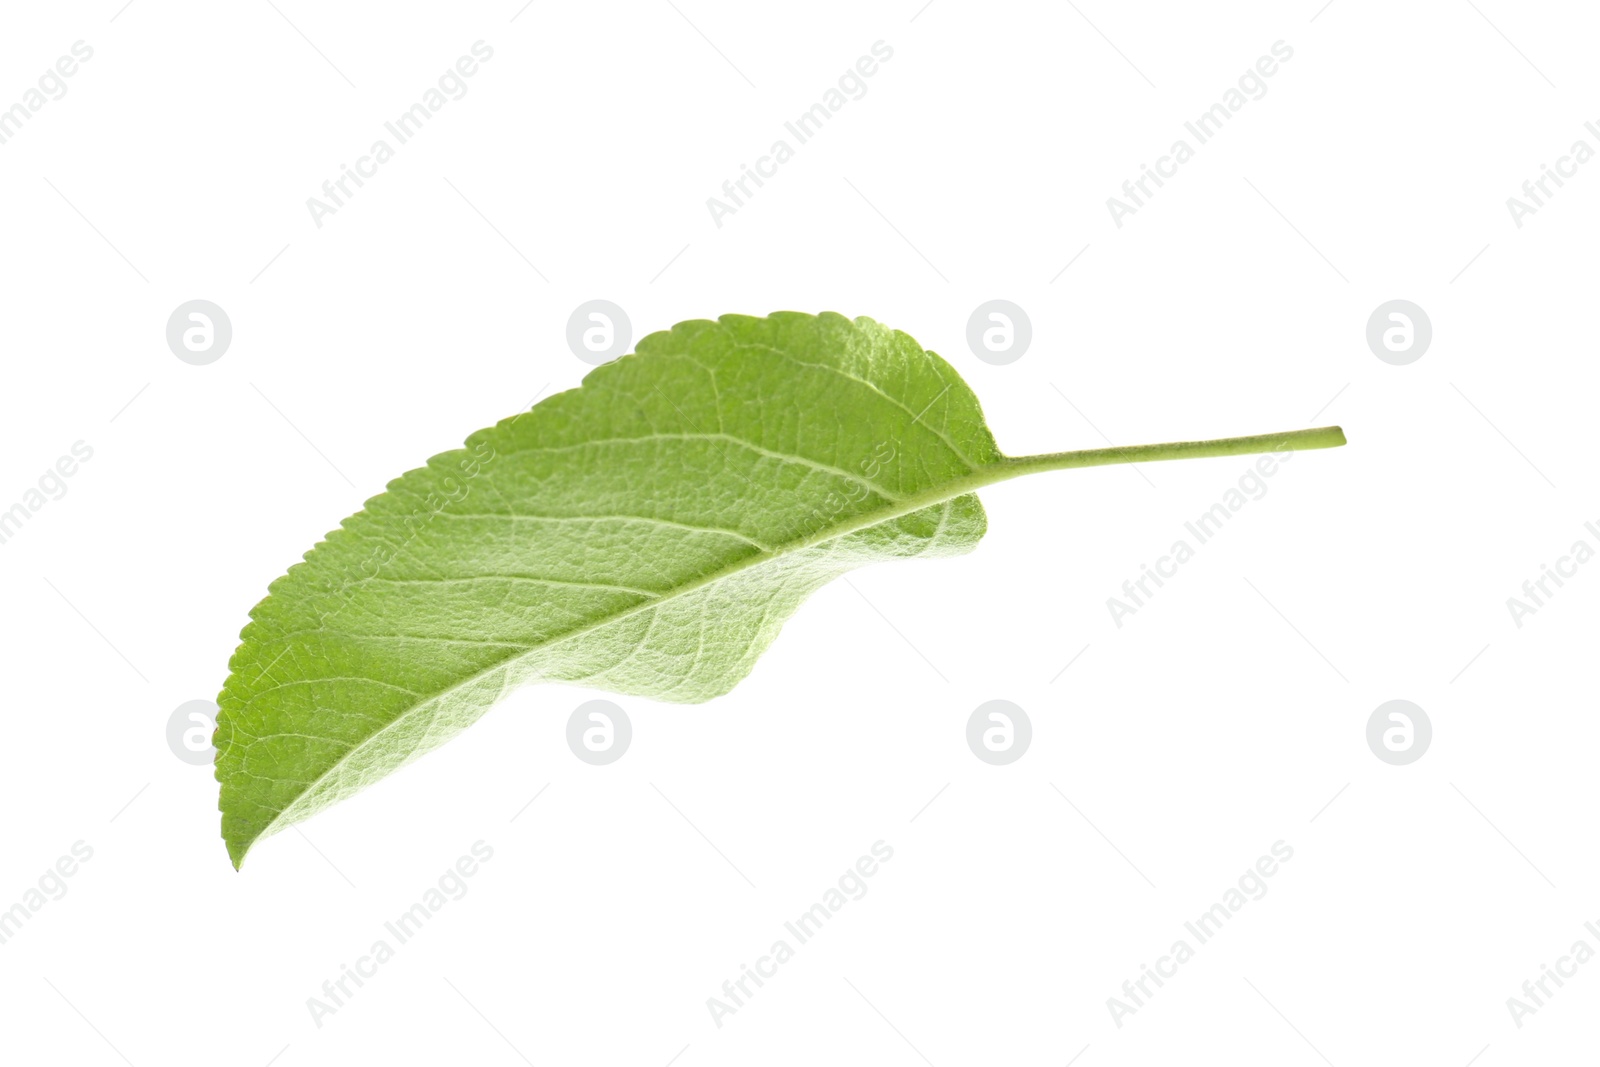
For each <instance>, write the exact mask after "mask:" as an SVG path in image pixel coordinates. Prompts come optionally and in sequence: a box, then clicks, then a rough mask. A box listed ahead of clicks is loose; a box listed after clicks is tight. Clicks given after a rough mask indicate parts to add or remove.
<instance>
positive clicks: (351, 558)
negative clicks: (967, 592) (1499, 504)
mask: <svg viewBox="0 0 1600 1067" xmlns="http://www.w3.org/2000/svg"><path fill="white" fill-rule="evenodd" d="M1343 443H1344V437H1343V434H1342V433H1340V431H1339V430H1338V428H1337V427H1330V428H1325V429H1321V430H1311V431H1305V430H1302V431H1297V432H1293V433H1284V434H1275V435H1266V436H1262V437H1252V438H1233V439H1229V440H1224V441H1215V442H1201V443H1194V444H1176V445H1151V446H1139V447H1134V448H1110V449H1095V450H1091V451H1087V452H1069V453H1056V454H1052V455H1045V456H1033V457H1025V458H1020V459H1013V458H1009V457H1006V456H1003V455H1001V453H1000V451H999V449H998V448H997V447H996V446H995V442H994V438H993V436H992V435H991V434H990V433H989V429H988V427H987V426H986V425H985V424H984V420H983V414H982V412H981V411H980V410H979V406H978V401H977V398H976V397H975V396H974V395H973V394H972V391H971V390H970V389H968V388H967V386H966V383H964V382H963V381H962V380H961V378H960V377H959V376H958V375H957V374H956V372H955V370H954V369H953V368H952V367H951V366H950V365H949V364H948V363H946V362H945V361H944V360H943V359H941V358H939V357H938V356H937V355H935V354H933V353H932V352H925V351H923V349H922V348H920V347H919V346H918V345H917V343H916V342H915V341H913V340H912V339H911V338H910V337H907V336H906V335H905V334H903V333H899V332H897V331H894V330H890V329H888V328H886V327H884V326H881V325H879V324H878V323H876V322H873V321H872V320H870V319H865V318H859V319H855V320H850V319H846V318H844V317H842V316H839V315H834V314H824V315H820V316H812V315H802V314H796V313H782V314H776V315H772V316H770V317H768V318H749V317H745V316H737V315H728V316H724V317H723V318H721V319H720V320H718V321H717V322H708V321H694V322H685V323H680V324H679V325H677V326H675V327H673V329H672V330H671V331H669V332H663V333H656V334H652V335H650V336H649V337H646V338H644V339H643V340H642V341H640V342H639V345H638V350H637V352H636V353H635V354H633V355H628V356H624V357H622V358H621V359H618V360H616V361H615V362H613V363H609V364H607V365H605V366H603V367H599V368H597V369H596V370H594V371H593V372H592V373H590V374H589V376H588V377H587V378H585V379H584V382H583V385H582V387H580V388H578V389H574V390H571V391H569V392H566V393H561V394H559V395H557V396H552V397H550V398H549V399H547V400H545V401H544V402H542V403H540V404H538V405H537V406H536V407H534V408H533V409H532V410H531V411H525V412H523V413H521V414H519V415H515V416H513V417H511V418H509V419H506V420H505V421H503V422H501V423H499V424H497V425H496V426H494V427H492V428H490V429H486V430H480V431H478V432H477V433H475V434H473V435H472V436H471V437H469V438H468V439H467V441H466V446H465V447H464V448H462V449H458V450H456V451H452V452H445V453H442V454H440V455H437V456H435V457H433V458H432V459H430V460H429V461H428V464H427V466H425V467H421V468H418V469H416V470H413V471H409V472H408V473H406V474H404V475H402V476H401V477H400V478H398V479H396V480H395V481H393V482H390V483H389V485H388V488H387V491H385V492H384V493H382V494H380V495H378V496H376V497H373V498H372V499H371V500H369V501H367V503H366V507H365V508H364V509H363V510H362V511H360V512H358V513H356V514H355V515H352V516H351V517H350V518H348V519H346V520H345V521H344V522H343V523H342V524H341V526H340V528H339V529H337V530H335V531H333V532H332V533H331V534H329V535H328V538H327V540H325V541H323V542H322V543H320V544H318V545H317V546H316V547H315V548H313V549H312V550H311V551H310V552H308V553H307V554H306V557H305V561H304V562H302V563H297V564H295V565H294V566H293V567H291V568H290V569H289V571H288V573H287V574H285V575H284V576H283V577H281V578H279V579H278V580H277V581H275V582H273V583H272V585H271V587H270V590H269V592H268V595H267V597H266V599H264V600H262V601H261V603H259V604H257V605H256V607H255V609H254V610H253V611H252V612H251V613H250V618H251V621H250V623H249V625H247V626H246V627H245V629H244V631H243V633H242V634H241V635H240V636H241V639H242V643H241V644H240V646H239V648H238V650H237V651H236V652H235V653H234V655H233V658H232V660H231V662H230V663H229V669H230V672H231V673H230V674H229V676H228V680H227V682H226V684H225V685H224V687H223V690H222V693H221V696H220V697H219V698H218V704H219V705H220V709H221V710H220V712H219V714H218V716H217V731H216V747H217V762H216V774H217V779H218V781H219V782H220V783H221V786H222V790H221V805H220V806H221V810H222V836H223V839H224V841H225V842H226V844H227V847H228V853H229V855H230V856H231V858H232V860H233V863H234V866H236V867H237V866H238V865H239V864H240V863H242V862H243V860H244V857H245V854H246V853H247V852H248V851H249V850H250V848H251V847H252V846H253V845H254V844H255V843H256V842H257V841H258V840H260V839H261V838H262V837H264V836H266V835H268V834H271V833H274V832H276V831H278V830H282V829H284V828H285V827H288V826H290V825H292V824H294V823H296V822H299V821H300V820H302V819H305V818H307V817H309V816H310V815H312V814H314V813H315V812H317V811H319V810H320V809H322V808H324V807H327V806H328V805H329V804H333V803H335V802H337V801H339V800H341V799H343V798H344V797H347V796H349V795H350V794H352V793H354V792H356V791H357V790H359V789H361V788H362V787H364V786H366V785H368V784H370V783H372V782H374V781H376V780H377V779H379V778H381V777H383V776H384V775H386V774H388V773H390V772H391V771H394V770H395V769H397V768H398V767H400V766H401V765H403V764H405V763H407V762H408V761H410V760H411V759H413V758H415V757H417V756H419V755H421V754H422V753H423V752H426V751H427V750H428V749H430V748H433V747H434V746H436V745H438V744H440V743H442V742H444V741H445V740H447V739H448V738H449V737H451V736H452V735H453V734H455V733H456V732H458V731H460V730H462V729H464V728H466V727H467V726H469V725H471V724H472V723H473V722H474V721H475V720H476V719H477V718H478V717H479V716H480V715H482V714H483V713H484V712H485V711H487V710H488V709H489V708H490V707H491V706H492V705H493V704H494V703H495V702H496V701H498V700H499V699H500V698H501V696H503V695H504V694H506V693H507V692H509V691H511V690H512V689H514V688H516V687H517V686H520V685H523V684H526V683H528V682H533V681H552V682H566V683H572V684H579V685H584V686H591V687H594V688H597V689H604V690H609V691H611V692H615V693H627V694H632V695H636V696H642V697H650V698H653V699H656V700H665V701H680V702H685V703H694V702H699V701H704V700H709V699H711V698H712V697H715V696H719V695H721V694H723V693H726V692H728V691H729V690H730V689H732V688H733V687H734V685H735V684H737V683H738V682H739V680H740V679H741V678H743V677H744V676H745V675H746V674H748V673H749V672H750V669H751V668H752V667H753V666H754V664H755V661H756V659H757V657H759V656H760V655H761V653H762V652H763V651H764V650H765V649H766V647H767V646H768V645H769V644H771V643H772V640H773V639H774V638H775V637H776V636H777V634H778V630H779V629H780V628H781V627H782V625H783V623H784V620H785V619H787V618H788V617H789V616H790V615H791V614H793V613H794V611H795V609H796V608H798V607H799V606H800V603H801V602H802V601H803V600H805V598H806V597H807V596H809V595H810V594H811V593H812V592H814V591H815V590H817V589H818V588H820V587H821V586H823V585H825V584H827V583H828V582H829V581H832V580H833V579H834V578H836V577H838V576H839V575H841V574H844V573H845V572H847V571H849V570H852V569H854V568H856V567H860V566H863V565H865V564H868V563H874V562H878V561H881V560H888V559H902V558H908V557H913V556H929V557H931V556H946V555H953V554H957V553H962V552H967V551H970V550H971V549H972V548H973V547H974V546H975V545H976V544H977V543H978V539H979V538H981V537H982V536H983V533H984V529H985V519H984V513H983V507H982V505H980V504H979V503H978V498H977V496H975V495H974V493H973V490H975V489H978V488H980V487H981V486H985V485H989V484H992V483H994V482H997V481H1002V480H1004V479H1006V478H1012V477H1016V476H1018V475H1020V474H1027V473H1032V472H1034V471H1042V470H1053V469H1062V468H1067V467H1078V466H1090V465H1095V464H1100V463H1123V462H1130V461H1136V460H1154V459H1168V458H1180V457H1182V456H1200V455H1235V454H1244V453H1248V452H1257V451H1269V450H1271V451H1278V450H1283V449H1287V448H1321V447H1330V446H1333V445H1338V444H1343Z"/></svg>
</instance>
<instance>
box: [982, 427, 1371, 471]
mask: <svg viewBox="0 0 1600 1067" xmlns="http://www.w3.org/2000/svg"><path fill="white" fill-rule="evenodd" d="M1344 443H1345V439H1344V431H1343V430H1342V429H1340V428H1339V427H1337V426H1318V427H1316V428H1315V429H1311V430H1285V431H1284V432H1282V433H1263V434H1254V435H1252V436H1249V437H1219V438H1216V439H1215V440H1211V441H1169V442H1167V443H1165V444H1159V445H1114V446H1112V447H1110V448H1086V449H1083V450H1081V451H1077V452H1046V453H1044V454H1042V455H1037V456H1008V457H1006V458H1005V459H1004V460H1002V461H1001V462H1000V464H999V466H1000V467H1002V468H1004V469H1005V472H1004V473H1003V474H1001V475H1000V478H998V479H996V480H1003V479H1006V478H1018V477H1021V476H1022V475H1024V474H1034V473H1036V472H1038V471H1059V470H1069V469H1071V468H1073V467H1100V466H1104V465H1106V464H1109V463H1152V462H1155V461H1157V460H1165V459H1202V458H1204V457H1207V456H1247V455H1253V454H1256V453H1260V452H1289V451H1302V450H1305V449H1312V448H1338V447H1339V446H1340V445H1342V444H1344Z"/></svg>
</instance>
